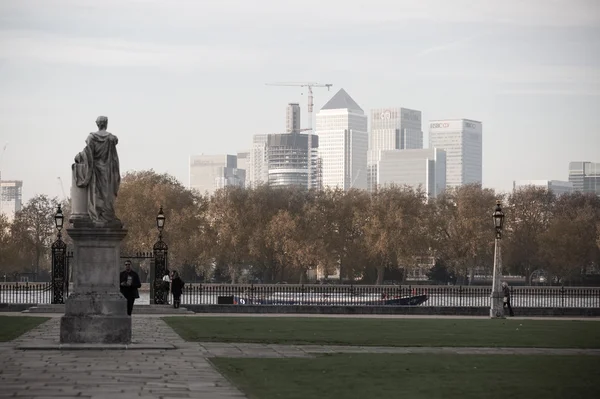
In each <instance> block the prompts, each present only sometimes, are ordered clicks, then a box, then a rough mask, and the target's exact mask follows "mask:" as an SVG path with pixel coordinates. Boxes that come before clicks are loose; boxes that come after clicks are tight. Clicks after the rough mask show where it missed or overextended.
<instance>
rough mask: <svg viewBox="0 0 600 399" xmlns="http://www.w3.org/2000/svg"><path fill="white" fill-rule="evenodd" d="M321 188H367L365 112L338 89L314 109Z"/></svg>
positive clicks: (342, 90)
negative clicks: (321, 105)
mask: <svg viewBox="0 0 600 399" xmlns="http://www.w3.org/2000/svg"><path fill="white" fill-rule="evenodd" d="M316 134H317V135H318V136H319V152H318V153H319V157H320V158H321V165H322V166H321V168H322V169H321V179H322V185H323V188H327V187H331V188H336V187H337V188H341V189H343V190H349V189H350V188H359V189H363V190H366V189H367V149H368V133H367V116H366V115H365V113H364V111H363V110H362V109H361V108H360V106H359V105H358V104H357V103H356V102H355V101H354V100H353V99H352V97H350V96H349V95H348V93H346V91H345V90H344V89H340V91H338V92H337V93H336V94H335V95H334V96H333V97H332V98H331V100H329V102H327V104H325V105H324V106H323V108H321V110H320V111H319V112H318V113H317V127H316Z"/></svg>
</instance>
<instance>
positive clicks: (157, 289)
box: [151, 205, 169, 305]
mask: <svg viewBox="0 0 600 399" xmlns="http://www.w3.org/2000/svg"><path fill="white" fill-rule="evenodd" d="M164 227H165V214H164V213H163V208H162V205H161V207H160V209H159V211H158V215H156V228H157V229H158V241H157V242H156V243H155V244H154V247H153V248H152V250H153V258H154V284H152V292H151V295H152V298H153V301H152V303H154V304H156V305H158V304H165V303H166V299H167V295H166V294H165V293H164V292H163V291H162V290H161V283H162V278H163V276H164V275H165V273H166V271H167V265H168V253H169V247H168V245H167V244H166V243H165V242H164V241H163V240H162V232H163V228H164Z"/></svg>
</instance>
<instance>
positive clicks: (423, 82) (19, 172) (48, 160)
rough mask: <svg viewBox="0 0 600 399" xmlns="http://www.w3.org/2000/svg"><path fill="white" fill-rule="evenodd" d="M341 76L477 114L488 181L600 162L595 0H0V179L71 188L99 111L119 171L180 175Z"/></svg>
mask: <svg viewBox="0 0 600 399" xmlns="http://www.w3.org/2000/svg"><path fill="white" fill-rule="evenodd" d="M278 81H316V82H321V83H332V84H333V85H334V87H333V89H332V91H331V92H329V93H328V92H327V90H326V89H320V88H319V89H315V111H316V110H318V109H319V108H320V107H321V106H322V105H323V104H325V102H327V100H329V98H330V97H331V96H332V95H333V94H334V93H335V92H336V91H337V90H339V89H340V88H342V87H343V88H344V89H345V90H346V91H347V92H348V93H349V94H350V95H351V96H352V97H353V98H354V100H356V102H357V103H358V104H359V105H360V106H361V107H362V108H363V109H364V110H365V112H367V113H368V112H369V110H370V109H371V108H377V107H387V106H390V107H392V106H400V107H407V108H413V109H418V110H421V111H422V113H423V114H422V115H423V121H424V123H423V130H424V132H425V140H424V142H425V143H428V124H427V123H426V122H427V121H428V120H431V119H442V118H468V119H475V120H479V121H482V122H483V180H484V181H483V184H484V186H486V187H493V188H496V189H498V190H502V191H507V190H509V189H511V187H512V180H518V179H562V180H566V179H567V176H568V163H569V161H574V160H587V161H596V162H600V128H599V126H600V1H598V0H503V1H499V0H471V1H467V0H431V1H427V0H370V1H368V2H367V1H363V0H361V1H359V0H302V1H298V0H295V1H288V0H254V1H248V0H198V1H192V0H189V1H186V0H178V1H177V0H169V1H167V0H135V1H134V0H102V1H86V0H38V1H34V0H0V153H1V151H2V147H4V144H5V143H7V142H8V146H7V147H6V150H5V151H4V154H3V157H2V160H0V162H2V164H1V165H0V167H1V169H2V179H17V180H23V181H24V183H23V194H24V199H25V200H27V199H29V198H30V197H32V196H33V195H35V194H38V193H45V194H48V195H50V196H57V197H59V198H60V197H62V192H61V188H60V183H59V181H58V179H57V177H58V176H60V177H61V178H62V180H63V182H64V187H65V191H66V193H67V195H69V186H70V165H71V163H72V162H73V157H74V155H75V154H76V153H77V152H78V151H80V150H81V149H82V148H83V146H84V140H85V138H86V136H87V134H88V133H89V132H91V131H95V130H97V129H96V126H95V123H94V122H95V119H96V117H97V116H98V115H106V116H108V118H109V126H108V127H109V129H108V130H109V131H110V132H112V133H114V134H116V135H117V136H118V137H119V146H118V150H119V156H120V159H121V173H122V174H123V173H125V172H126V171H128V170H139V169H150V168H152V169H154V170H155V171H157V172H168V173H171V174H173V175H175V176H176V177H177V178H178V179H179V180H180V181H181V182H182V183H184V184H185V185H187V184H188V157H189V155H191V154H200V153H205V154H219V153H232V154H233V153H236V152H238V151H243V150H246V149H249V147H250V145H251V140H252V135H253V134H256V133H278V132H282V131H284V129H285V107H286V104H287V103H288V102H299V103H300V105H301V107H302V113H303V115H302V121H303V124H304V123H306V122H305V121H306V101H307V100H306V93H305V92H304V95H303V91H302V89H301V88H295V87H270V86H265V83H267V82H278Z"/></svg>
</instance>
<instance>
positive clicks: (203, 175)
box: [189, 155, 246, 195]
mask: <svg viewBox="0 0 600 399" xmlns="http://www.w3.org/2000/svg"><path fill="white" fill-rule="evenodd" d="M189 179H190V189H192V190H196V191H198V192H200V194H203V195H206V194H208V195H212V194H213V193H214V192H215V191H216V190H218V189H220V188H224V187H227V186H237V187H244V185H245V180H246V171H245V170H243V169H238V168H237V157H236V156H235V155H193V156H191V157H190V177H189Z"/></svg>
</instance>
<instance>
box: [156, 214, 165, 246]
mask: <svg viewBox="0 0 600 399" xmlns="http://www.w3.org/2000/svg"><path fill="white" fill-rule="evenodd" d="M156 227H157V228H158V241H162V231H163V228H164V227H165V214H164V213H163V209H162V206H161V207H160V209H159V210H158V215H156Z"/></svg>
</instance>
